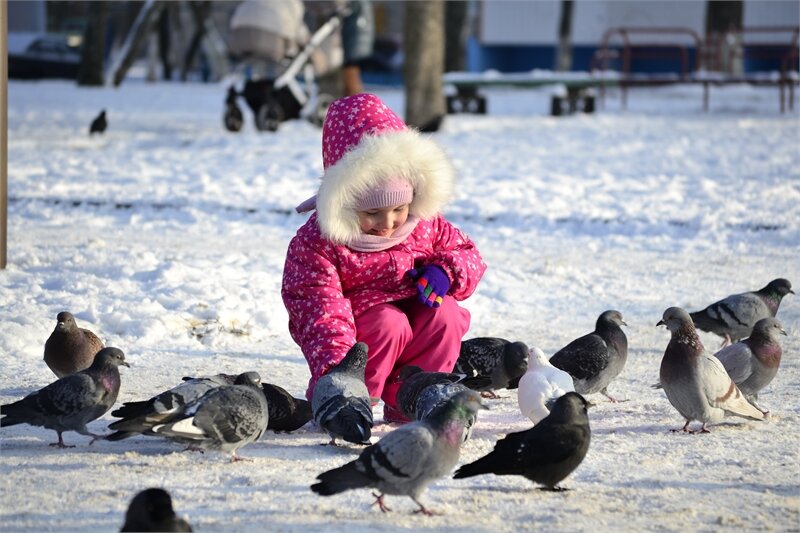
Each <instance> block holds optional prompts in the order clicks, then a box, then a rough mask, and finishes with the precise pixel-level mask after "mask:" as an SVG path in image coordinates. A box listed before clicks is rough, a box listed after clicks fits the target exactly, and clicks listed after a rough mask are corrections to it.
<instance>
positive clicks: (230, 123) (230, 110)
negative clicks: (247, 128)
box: [223, 85, 244, 132]
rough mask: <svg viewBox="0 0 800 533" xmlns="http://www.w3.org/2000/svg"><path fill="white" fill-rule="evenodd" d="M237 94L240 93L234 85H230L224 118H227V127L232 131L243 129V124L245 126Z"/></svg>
mask: <svg viewBox="0 0 800 533" xmlns="http://www.w3.org/2000/svg"><path fill="white" fill-rule="evenodd" d="M237 96H238V93H237V92H236V89H235V88H234V87H233V85H231V86H230V87H228V96H227V97H225V115H224V116H223V118H224V120H225V128H226V129H227V130H228V131H232V132H237V131H241V129H242V126H244V115H242V110H241V109H240V108H239V106H238V105H236V97H237Z"/></svg>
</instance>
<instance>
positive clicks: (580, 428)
mask: <svg viewBox="0 0 800 533" xmlns="http://www.w3.org/2000/svg"><path fill="white" fill-rule="evenodd" d="M588 407H589V403H588V402H587V401H586V400H585V399H584V398H583V396H581V395H580V394H578V393H577V392H568V393H566V394H565V395H563V396H561V397H559V398H558V399H557V400H556V402H555V404H554V405H553V409H552V410H551V411H550V414H549V415H547V416H546V417H545V418H543V419H542V420H540V421H539V423H538V424H536V425H535V426H533V427H532V428H531V429H528V430H525V431H520V432H518V433H509V434H508V435H506V436H505V438H503V439H500V440H498V441H497V443H496V444H495V446H494V450H492V451H491V452H489V453H488V454H487V455H485V456H483V457H481V458H480V459H478V460H477V461H474V462H472V463H469V464H466V465H464V466H462V467H461V468H459V469H458V470H456V473H455V475H454V476H453V477H454V478H456V479H461V478H467V477H472V476H478V475H481V474H496V475H498V476H523V477H525V478H527V479H530V480H531V481H533V482H535V483H540V484H542V485H544V488H545V489H547V490H563V489H560V488H558V484H559V483H561V481H563V480H564V478H566V477H567V476H568V475H570V474H571V473H572V471H573V470H575V469H576V468H578V465H580V464H581V462H582V461H583V458H584V457H586V452H587V451H588V450H589V441H590V440H591V431H590V429H589V416H588V414H587V409H588Z"/></svg>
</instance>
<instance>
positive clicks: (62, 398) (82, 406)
mask: <svg viewBox="0 0 800 533" xmlns="http://www.w3.org/2000/svg"><path fill="white" fill-rule="evenodd" d="M120 365H123V366H127V367H130V365H129V364H128V363H126V362H125V354H124V353H122V350H120V349H119V348H110V347H109V348H103V349H102V350H100V351H99V352H97V355H95V357H94V362H93V363H92V366H90V367H89V368H87V369H86V370H82V371H80V372H78V373H77V374H70V375H69V376H66V377H63V378H61V379H58V380H56V381H54V382H53V383H51V384H50V385H47V386H46V387H44V388H42V389H39V390H38V391H36V392H33V393H31V394H29V395H27V396H26V397H24V398H23V399H21V400H19V401H16V402H14V403H11V404H7V405H2V406H0V414H2V415H3V417H2V418H0V426H13V425H15V424H30V425H32V426H42V427H45V428H47V429H52V430H54V431H55V432H56V433H58V442H54V443H52V444H51V446H58V447H59V448H74V446H67V445H66V444H64V438H63V436H62V435H61V434H62V433H63V432H65V431H76V432H78V433H80V434H81V435H88V436H90V437H94V439H98V438H102V436H101V435H95V434H94V433H90V432H89V430H88V429H86V424H88V423H89V422H91V421H92V420H95V419H97V418H100V417H101V416H103V415H104V414H105V413H106V411H108V410H109V409H111V406H112V405H114V402H115V401H117V395H118V394H119V386H120V377H119V366H120ZM94 439H92V442H94Z"/></svg>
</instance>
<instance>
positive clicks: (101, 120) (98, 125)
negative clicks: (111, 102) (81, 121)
mask: <svg viewBox="0 0 800 533" xmlns="http://www.w3.org/2000/svg"><path fill="white" fill-rule="evenodd" d="M107 127H108V121H107V120H106V110H105V109H103V110H102V111H100V114H99V115H97V116H96V117H95V119H94V120H93V121H92V125H91V126H89V136H92V135H94V134H95V133H103V132H105V131H106V128H107Z"/></svg>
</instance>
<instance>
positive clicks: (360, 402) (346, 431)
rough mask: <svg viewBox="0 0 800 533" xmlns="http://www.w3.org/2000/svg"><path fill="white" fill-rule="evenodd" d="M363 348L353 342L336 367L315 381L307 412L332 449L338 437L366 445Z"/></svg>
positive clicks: (368, 419) (368, 424)
mask: <svg viewBox="0 0 800 533" xmlns="http://www.w3.org/2000/svg"><path fill="white" fill-rule="evenodd" d="M366 367H367V345H366V344H364V343H363V342H357V343H356V344H354V345H353V347H352V348H350V350H349V351H348V352H347V355H345V357H344V359H342V360H341V361H340V362H339V364H338V365H337V366H335V367H334V368H332V369H331V370H330V371H329V372H328V373H327V374H325V375H324V376H322V377H321V378H319V381H317V384H316V385H315V386H314V396H313V397H312V399H311V410H312V412H313V413H314V421H315V422H316V423H317V424H318V425H319V426H320V427H321V428H322V429H324V430H325V431H326V432H327V433H328V435H330V437H331V441H330V444H332V445H334V446H336V439H338V438H341V439H344V440H346V441H347V442H352V443H354V444H367V443H369V438H370V436H371V435H372V425H373V420H372V405H371V404H370V398H369V391H367V385H366V384H365V383H364V370H365V369H366Z"/></svg>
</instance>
